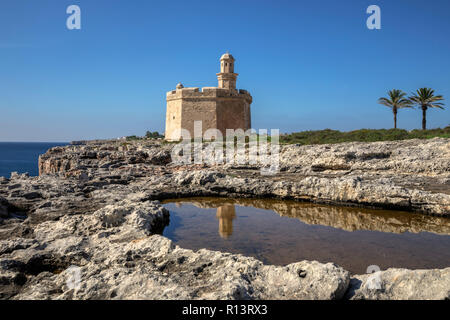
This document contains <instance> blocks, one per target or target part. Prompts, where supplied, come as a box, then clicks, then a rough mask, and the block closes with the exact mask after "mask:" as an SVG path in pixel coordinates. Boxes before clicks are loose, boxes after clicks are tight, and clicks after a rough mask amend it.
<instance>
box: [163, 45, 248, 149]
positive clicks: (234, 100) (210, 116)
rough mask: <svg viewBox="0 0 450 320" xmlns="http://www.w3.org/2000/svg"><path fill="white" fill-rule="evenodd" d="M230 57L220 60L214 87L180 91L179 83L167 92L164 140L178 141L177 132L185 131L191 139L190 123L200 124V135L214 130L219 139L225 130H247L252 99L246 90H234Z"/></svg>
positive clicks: (191, 126) (232, 63)
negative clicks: (216, 82) (216, 85)
mask: <svg viewBox="0 0 450 320" xmlns="http://www.w3.org/2000/svg"><path fill="white" fill-rule="evenodd" d="M234 61H235V60H234V58H233V56H232V55H231V54H229V53H225V54H224V55H222V57H221V58H220V72H219V73H217V79H218V81H219V84H218V87H204V88H202V90H201V91H200V90H199V88H184V87H183V85H182V84H181V83H179V84H178V85H177V86H176V90H172V91H169V92H167V110H166V132H165V138H166V140H172V141H173V140H179V139H180V138H181V137H180V130H179V129H186V130H187V131H189V132H190V134H191V137H192V138H194V137H195V138H197V137H199V134H197V136H194V121H202V132H201V136H203V133H204V132H205V131H206V130H208V129H211V128H214V129H218V130H220V132H221V133H222V135H223V136H225V134H226V129H234V130H236V129H243V130H247V129H250V128H251V116H250V104H251V103H252V96H251V95H250V93H248V92H247V91H246V90H242V89H239V90H237V89H236V78H237V76H238V74H237V73H234Z"/></svg>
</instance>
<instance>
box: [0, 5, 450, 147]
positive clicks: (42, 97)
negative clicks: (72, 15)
mask: <svg viewBox="0 0 450 320" xmlns="http://www.w3.org/2000/svg"><path fill="white" fill-rule="evenodd" d="M71 4H76V5H78V6H80V8H81V30H68V29H67V27H66V19H67V17H68V16H69V14H67V13H66V9H67V7H68V6H69V5H71ZM371 4H376V5H378V6H380V8H381V27H382V29H381V30H369V29H368V28H367V27H366V19H367V17H368V16H369V15H368V14H367V13H366V9H367V7H368V6H369V5H371ZM449 39H450V1H448V0H389V1H382V0H370V1H365V0H353V1H351V0H341V1H336V0H329V1H326V0H314V1H312V0H309V1H265V0H236V1H234V0H229V1H215V0H207V1H195V0H190V1H185V0H184V1H175V0H172V1H150V0H126V1H125V0H114V1H111V0H108V1H106V0H82V1H76V0H71V1H66V0H0V141H70V140H76V139H94V138H114V137H120V136H125V135H133V134H136V135H144V133H145V131H146V130H151V131H156V130H157V131H159V132H163V131H164V121H165V93H166V91H169V90H172V89H174V88H175V85H176V84H177V83H178V82H180V81H181V82H182V83H183V84H184V86H192V87H203V86H216V85H217V78H216V75H215V74H216V72H218V69H219V58H220V55H221V54H222V53H224V52H226V51H229V52H230V53H232V54H233V56H234V57H235V58H236V67H235V71H236V72H237V73H239V77H238V81H237V86H238V88H243V89H247V90H249V91H250V93H251V94H252V96H253V104H252V126H253V127H254V128H257V129H258V128H267V129H271V128H279V129H280V130H281V132H292V131H301V130H315V129H325V128H332V129H339V130H346V131H347V130H353V129H360V128H390V127H392V126H393V119H392V113H391V111H390V109H388V108H387V107H384V106H382V105H379V104H377V99H378V98H379V97H381V96H385V95H386V92H387V90H389V89H392V88H398V89H402V90H404V91H406V92H407V93H410V92H412V91H413V90H415V89H417V88H419V87H422V86H428V87H432V88H434V89H435V90H436V92H437V93H438V94H442V95H444V98H446V99H447V101H446V102H447V107H446V109H445V110H429V111H428V127H430V128H431V127H445V126H447V125H449V124H450V111H449V109H450V40H449ZM398 126H399V127H400V128H405V129H414V128H420V126H421V112H420V111H419V110H417V109H416V110H401V111H400V112H399V118H398Z"/></svg>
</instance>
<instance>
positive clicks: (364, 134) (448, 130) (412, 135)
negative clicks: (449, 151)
mask: <svg viewBox="0 0 450 320" xmlns="http://www.w3.org/2000/svg"><path fill="white" fill-rule="evenodd" d="M434 137H442V138H450V126H447V127H445V128H443V129H441V128H437V129H429V130H412V131H407V130H403V129H361V130H354V131H348V132H341V131H338V130H331V129H325V130H317V131H301V132H293V133H290V134H284V135H281V136H280V143H283V144H293V143H298V144H303V145H306V144H326V143H340V142H353V141H361V142H374V141H392V140H406V139H430V138H434Z"/></svg>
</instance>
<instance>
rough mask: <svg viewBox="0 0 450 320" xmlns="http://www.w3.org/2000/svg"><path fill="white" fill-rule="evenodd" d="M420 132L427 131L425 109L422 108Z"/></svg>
mask: <svg viewBox="0 0 450 320" xmlns="http://www.w3.org/2000/svg"><path fill="white" fill-rule="evenodd" d="M422 130H427V107H424V106H422Z"/></svg>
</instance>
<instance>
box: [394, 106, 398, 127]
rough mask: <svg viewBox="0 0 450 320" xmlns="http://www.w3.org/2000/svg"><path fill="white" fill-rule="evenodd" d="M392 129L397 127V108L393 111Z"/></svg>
mask: <svg viewBox="0 0 450 320" xmlns="http://www.w3.org/2000/svg"><path fill="white" fill-rule="evenodd" d="M394 129H397V110H395V111H394Z"/></svg>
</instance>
